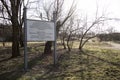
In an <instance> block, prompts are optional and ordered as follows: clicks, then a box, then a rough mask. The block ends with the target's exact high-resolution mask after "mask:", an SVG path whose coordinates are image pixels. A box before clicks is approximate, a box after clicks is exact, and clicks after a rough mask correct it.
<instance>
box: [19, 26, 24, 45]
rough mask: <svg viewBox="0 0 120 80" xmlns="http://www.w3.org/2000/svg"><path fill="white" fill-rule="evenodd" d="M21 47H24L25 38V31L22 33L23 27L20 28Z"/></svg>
mask: <svg viewBox="0 0 120 80" xmlns="http://www.w3.org/2000/svg"><path fill="white" fill-rule="evenodd" d="M19 43H20V47H24V39H23V33H22V28H21V29H20V41H19Z"/></svg>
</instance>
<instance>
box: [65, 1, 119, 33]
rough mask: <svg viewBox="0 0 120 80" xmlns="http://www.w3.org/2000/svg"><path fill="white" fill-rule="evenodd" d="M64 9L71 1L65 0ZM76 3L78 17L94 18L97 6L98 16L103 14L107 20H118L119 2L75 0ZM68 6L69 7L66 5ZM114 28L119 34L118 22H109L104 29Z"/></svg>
mask: <svg viewBox="0 0 120 80" xmlns="http://www.w3.org/2000/svg"><path fill="white" fill-rule="evenodd" d="M65 1H66V4H67V5H66V8H67V7H68V6H69V5H70V4H71V3H72V0H65ZM75 1H76V3H77V12H78V15H83V16H85V15H87V16H88V17H89V18H93V17H95V13H96V9H97V6H98V12H99V14H102V13H104V14H105V16H106V17H109V18H120V0H75ZM68 4H69V5H68ZM107 27H114V28H115V30H116V31H119V32H120V21H110V22H109V23H107V24H106V25H104V28H105V29H106V28H107Z"/></svg>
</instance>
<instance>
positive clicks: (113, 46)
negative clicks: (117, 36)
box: [107, 42, 120, 49]
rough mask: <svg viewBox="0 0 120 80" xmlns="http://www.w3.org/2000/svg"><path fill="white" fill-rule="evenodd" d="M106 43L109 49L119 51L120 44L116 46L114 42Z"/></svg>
mask: <svg viewBox="0 0 120 80" xmlns="http://www.w3.org/2000/svg"><path fill="white" fill-rule="evenodd" d="M107 43H108V44H110V45H111V47H110V48H113V49H120V44H117V43H114V42H107Z"/></svg>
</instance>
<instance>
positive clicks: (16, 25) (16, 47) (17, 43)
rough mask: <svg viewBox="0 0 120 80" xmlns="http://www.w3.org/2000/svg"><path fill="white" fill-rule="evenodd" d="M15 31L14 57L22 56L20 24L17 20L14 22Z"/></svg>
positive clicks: (13, 42)
mask: <svg viewBox="0 0 120 80" xmlns="http://www.w3.org/2000/svg"><path fill="white" fill-rule="evenodd" d="M12 27H13V32H12V36H13V38H12V58H14V57H17V56H20V50H19V26H18V23H17V22H15V23H14V22H13V25H12Z"/></svg>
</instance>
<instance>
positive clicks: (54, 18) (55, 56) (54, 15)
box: [53, 11, 57, 65]
mask: <svg viewBox="0 0 120 80" xmlns="http://www.w3.org/2000/svg"><path fill="white" fill-rule="evenodd" d="M53 21H54V39H55V40H54V53H53V58H54V65H56V63H57V54H56V37H57V36H56V12H55V11H54V12H53Z"/></svg>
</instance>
